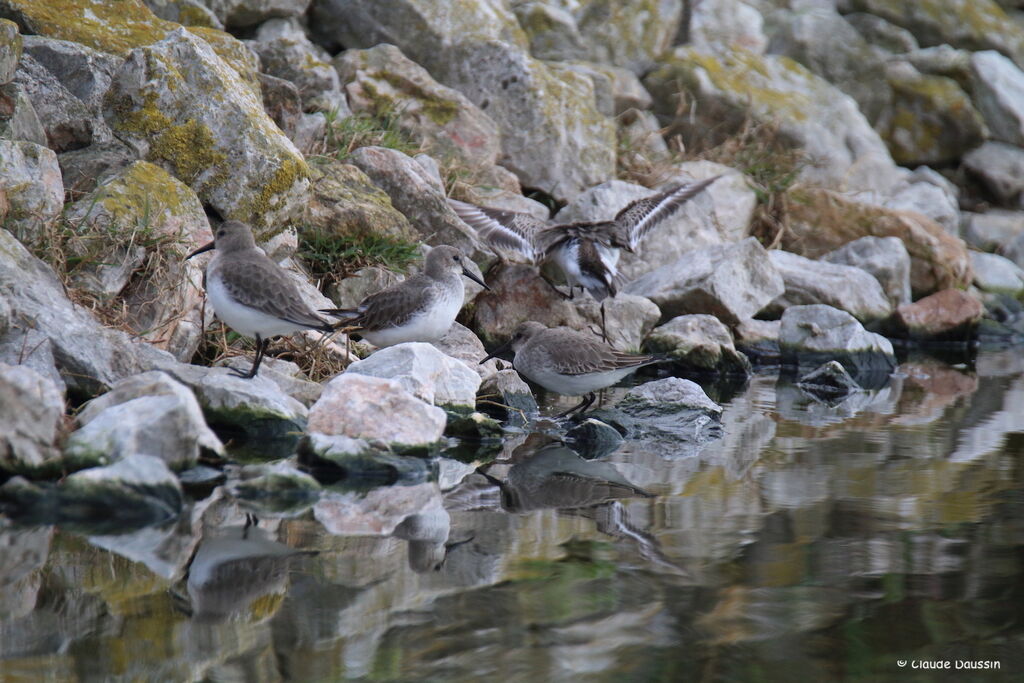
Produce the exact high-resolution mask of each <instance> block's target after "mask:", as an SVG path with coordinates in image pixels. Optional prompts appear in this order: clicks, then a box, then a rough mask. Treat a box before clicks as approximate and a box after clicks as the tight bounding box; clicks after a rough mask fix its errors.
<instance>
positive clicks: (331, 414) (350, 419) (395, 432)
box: [307, 347, 480, 450]
mask: <svg viewBox="0 0 1024 683" xmlns="http://www.w3.org/2000/svg"><path fill="white" fill-rule="evenodd" d="M431 348H432V347H431ZM469 372H471V373H472V371H469ZM472 374H473V377H474V378H475V379H476V381H479V379H480V378H479V377H478V376H477V374H476V373H472ZM384 415H387V416H388V418H389V419H387V420H382V419H381V417H382V416H384ZM446 422H447V419H446V417H445V412H444V410H442V409H441V408H437V407H434V406H432V405H430V404H429V403H427V402H426V401H423V400H422V399H419V398H417V397H416V396H413V395H412V394H411V393H409V392H408V391H407V390H406V389H405V387H403V385H402V384H401V383H399V382H397V381H395V380H390V379H382V378H379V377H370V376H368V375H360V374H357V373H354V372H345V373H342V374H341V375H338V376H337V377H335V378H334V379H332V380H331V381H330V382H328V383H327V385H326V386H325V387H324V391H323V394H321V396H320V399H319V400H318V401H317V402H316V403H314V404H313V407H312V408H311V409H310V412H309V424H308V427H307V429H308V431H309V432H310V433H319V434H327V435H334V434H340V435H343V436H348V437H352V438H355V439H366V440H367V441H371V442H372V441H379V442H381V443H383V444H386V445H390V446H393V447H394V448H396V449H399V450H425V449H427V448H429V447H430V446H432V445H433V444H436V443H437V441H438V440H439V439H440V438H441V435H442V434H443V433H444V428H445V424H446Z"/></svg>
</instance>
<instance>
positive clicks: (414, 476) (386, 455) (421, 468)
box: [298, 432, 431, 485]
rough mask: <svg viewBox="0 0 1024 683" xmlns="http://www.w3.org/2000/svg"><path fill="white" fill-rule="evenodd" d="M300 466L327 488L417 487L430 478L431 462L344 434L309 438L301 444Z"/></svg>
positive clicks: (311, 435) (310, 436) (308, 436)
mask: <svg viewBox="0 0 1024 683" xmlns="http://www.w3.org/2000/svg"><path fill="white" fill-rule="evenodd" d="M298 455H299V462H300V463H302V465H303V467H305V468H306V469H307V470H309V471H310V472H312V473H313V474H314V475H315V476H316V477H317V479H318V480H319V481H322V482H324V483H325V484H328V485H329V484H330V483H333V482H334V481H339V480H343V481H346V482H349V483H356V482H365V483H382V484H395V483H417V482H422V481H426V480H427V478H428V477H429V476H430V473H431V467H430V464H429V461H427V460H425V459H424V458H421V457H418V456H413V455H398V454H396V453H393V452H391V451H390V450H388V449H386V448H384V447H383V445H382V444H381V445H378V446H373V445H371V444H370V443H369V442H367V441H366V440H364V439H353V438H351V437H348V436H344V435H343V434H319V433H316V432H313V433H311V434H307V435H306V436H305V437H304V438H303V439H302V441H300V442H299V451H298Z"/></svg>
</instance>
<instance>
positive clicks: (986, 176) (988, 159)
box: [964, 141, 1024, 209]
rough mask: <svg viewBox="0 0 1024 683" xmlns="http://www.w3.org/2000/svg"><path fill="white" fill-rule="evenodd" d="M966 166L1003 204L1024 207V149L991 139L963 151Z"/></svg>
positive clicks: (1009, 206) (1010, 206)
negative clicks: (966, 151) (964, 152)
mask: <svg viewBox="0 0 1024 683" xmlns="http://www.w3.org/2000/svg"><path fill="white" fill-rule="evenodd" d="M964 168H966V169H967V170H968V171H969V172H970V173H971V174H972V175H975V176H977V177H978V179H979V180H980V181H981V183H982V185H984V186H985V187H986V188H987V189H988V190H989V192H991V193H992V195H993V197H995V199H996V201H997V202H999V203H1000V204H1001V205H1003V206H1005V207H1008V208H1012V209H1020V208H1024V149H1021V148H1020V147H1017V146H1015V145H1009V144H1007V143H1005V142H993V141H989V142H986V143H985V144H983V145H981V146H980V147H977V148H975V149H972V150H971V151H970V152H968V153H967V154H965V155H964Z"/></svg>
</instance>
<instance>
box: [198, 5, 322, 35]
mask: <svg viewBox="0 0 1024 683" xmlns="http://www.w3.org/2000/svg"><path fill="white" fill-rule="evenodd" d="M199 2H200V4H202V5H204V6H205V7H207V8H208V9H209V10H210V11H211V12H213V14H214V15H215V16H216V17H217V18H218V19H219V20H220V21H221V22H223V23H224V25H225V26H227V27H229V28H242V27H246V26H255V25H256V24H259V23H261V22H264V21H266V20H268V19H274V18H275V17H297V16H301V15H302V14H303V13H304V12H305V11H306V9H307V8H308V7H309V3H310V0H199Z"/></svg>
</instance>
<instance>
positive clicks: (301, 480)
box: [229, 460, 320, 514]
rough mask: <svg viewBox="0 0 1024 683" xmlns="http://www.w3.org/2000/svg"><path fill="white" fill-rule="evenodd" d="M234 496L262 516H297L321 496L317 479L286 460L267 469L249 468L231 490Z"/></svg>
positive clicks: (261, 467) (264, 467) (246, 468)
mask: <svg viewBox="0 0 1024 683" xmlns="http://www.w3.org/2000/svg"><path fill="white" fill-rule="evenodd" d="M229 488H230V490H231V495H232V496H234V497H235V498H237V499H238V500H240V501H242V502H243V503H244V504H245V506H246V507H248V508H251V509H253V510H256V511H257V512H258V513H259V514H267V513H271V514H272V513H289V514H295V513H298V512H301V511H302V510H304V509H306V508H308V507H309V506H311V505H313V503H315V502H316V500H317V498H319V496H320V484H319V483H318V482H317V480H316V479H314V478H313V477H311V476H310V475H308V474H306V473H305V472H303V471H301V470H299V469H298V468H297V467H296V466H295V464H294V463H292V462H290V461H287V460H284V461H281V462H276V463H271V464H266V465H246V466H245V467H243V468H241V471H239V473H238V478H237V479H236V480H234V481H233V482H232V483H231V484H230V486H229Z"/></svg>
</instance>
